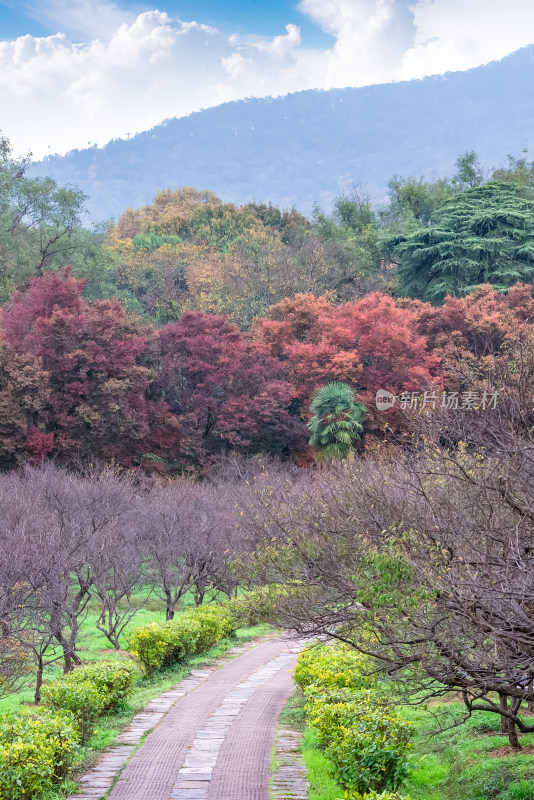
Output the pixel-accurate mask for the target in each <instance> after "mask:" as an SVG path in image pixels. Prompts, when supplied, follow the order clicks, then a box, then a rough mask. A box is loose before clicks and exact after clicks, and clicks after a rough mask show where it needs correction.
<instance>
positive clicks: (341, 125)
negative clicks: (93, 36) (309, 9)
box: [33, 45, 534, 221]
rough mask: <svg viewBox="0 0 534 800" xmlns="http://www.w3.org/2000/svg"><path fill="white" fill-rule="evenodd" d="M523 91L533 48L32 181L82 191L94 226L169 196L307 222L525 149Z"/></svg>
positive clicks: (88, 154) (206, 123)
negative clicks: (406, 184)
mask: <svg viewBox="0 0 534 800" xmlns="http://www.w3.org/2000/svg"><path fill="white" fill-rule="evenodd" d="M533 85H534V45H532V46H530V47H527V48H523V49H522V50H519V51H517V52H516V53H514V54H513V55H511V56H508V57H507V58H505V59H503V60H502V61H500V62H492V63H490V64H488V65H486V66H483V67H478V68H476V69H472V70H468V71H467V72H454V73H447V74H446V75H444V76H437V77H431V78H425V79H423V80H418V81H406V82H402V83H395V84H385V85H376V86H369V87H364V88H358V89H335V90H330V91H305V92H298V93H296V94H291V95H288V96H286V97H282V98H276V99H273V98H267V99H250V100H245V101H238V102H232V103H225V104H224V105H220V106H217V107H215V108H211V109H207V110H205V111H200V112H197V113H194V114H191V115H190V116H187V117H182V118H179V119H171V120H167V121H165V122H163V123H162V124H161V125H158V126H156V127H155V128H153V129H152V130H150V131H146V132H144V133H141V134H138V135H136V136H134V137H132V138H131V139H129V140H114V141H112V142H110V143H109V144H107V145H106V146H105V147H103V148H97V147H93V148H89V149H86V150H75V151H72V152H70V153H68V154H67V155H66V156H51V157H49V158H47V159H45V160H44V161H42V162H40V163H39V164H36V165H35V167H34V168H33V171H34V173H36V174H39V175H51V176H52V177H53V178H55V179H56V180H57V181H58V182H59V183H62V184H65V183H69V184H76V185H78V186H79V187H80V188H81V189H83V191H84V192H85V193H86V194H87V195H88V196H89V201H88V209H89V212H90V216H91V218H92V220H93V221H101V220H105V219H108V218H109V217H116V216H118V215H119V214H120V213H121V212H122V211H123V210H124V209H125V208H126V207H128V206H131V207H137V206H140V205H143V204H145V203H147V202H149V201H150V200H151V198H152V197H153V195H154V194H155V192H156V191H158V190H159V189H162V188H166V187H170V188H177V187H179V186H194V187H196V188H199V189H203V188H209V189H212V190H214V191H215V192H216V193H217V194H218V195H219V196H220V197H221V198H222V199H223V200H225V201H227V202H235V203H243V202H247V201H250V200H256V201H264V202H267V201H271V202H272V203H274V204H276V205H279V206H283V207H288V206H293V205H294V206H296V207H297V208H298V209H299V210H300V211H302V212H303V213H305V214H310V212H311V211H312V209H313V205H314V204H315V203H318V204H319V205H320V206H322V207H324V208H326V209H328V208H330V206H331V204H332V201H333V199H334V198H335V197H336V195H338V194H339V193H342V192H343V191H350V187H351V186H352V184H353V183H354V182H356V183H358V184H364V185H365V186H366V187H367V188H368V190H369V191H370V193H371V195H372V197H373V199H374V200H375V201H378V202H380V201H381V200H382V199H383V198H384V197H385V195H386V193H387V183H388V180H389V179H390V178H391V177H392V175H393V174H399V175H404V176H417V177H418V176H420V175H425V176H426V177H427V178H430V177H433V176H440V175H445V174H448V173H450V172H451V171H452V169H453V165H454V162H455V160H456V158H457V156H458V155H459V154H460V153H463V152H465V151H466V150H471V149H474V150H476V151H477V153H478V155H479V156H480V159H481V161H482V163H483V164H485V165H486V166H488V167H490V166H494V165H496V164H498V163H501V162H502V161H503V160H504V158H505V156H506V154H507V153H513V154H514V155H519V154H520V153H521V151H522V150H523V149H525V148H527V149H528V150H531V149H532V147H533V145H534V103H533V100H532V86H533Z"/></svg>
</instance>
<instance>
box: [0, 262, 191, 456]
mask: <svg viewBox="0 0 534 800" xmlns="http://www.w3.org/2000/svg"><path fill="white" fill-rule="evenodd" d="M82 288H83V281H81V280H78V279H76V278H73V277H71V276H70V274H68V273H67V274H66V276H65V278H61V277H60V276H59V275H57V274H55V273H48V274H46V275H44V276H42V277H41V278H36V279H34V280H33V281H32V282H31V283H30V286H29V288H28V289H27V291H25V292H17V293H16V294H15V296H14V297H13V300H12V302H11V304H10V305H9V306H8V308H7V309H6V311H5V312H4V314H3V315H2V330H3V334H4V341H5V346H7V347H9V348H11V349H12V350H13V352H14V353H15V354H16V356H17V357H18V358H19V359H20V358H27V359H28V358H31V359H34V360H35V364H36V365H37V364H38V365H39V368H40V369H42V370H43V371H44V372H43V375H47V376H48V378H47V380H45V382H44V387H43V388H42V391H43V392H45V393H46V400H45V401H43V402H41V404H40V407H39V408H38V409H35V410H34V411H33V417H34V425H35V428H36V431H39V433H37V432H33V433H30V432H29V433H28V434H27V435H29V436H30V439H29V442H28V446H27V447H26V451H27V452H28V453H29V454H30V455H31V456H39V453H44V452H45V451H46V452H50V451H52V452H53V453H54V454H56V455H57V456H59V457H60V458H74V457H80V456H81V457H90V458H97V459H98V458H100V459H103V460H106V461H111V460H115V461H117V462H118V463H121V464H124V465H131V464H132V463H134V464H135V463H136V462H137V463H139V461H141V460H142V459H143V456H145V455H148V454H150V456H151V457H155V458H156V459H157V458H171V457H175V456H176V454H177V452H178V425H177V422H176V419H175V418H174V417H173V415H172V414H171V413H170V411H169V408H168V406H167V404H166V403H165V402H164V400H162V399H161V398H157V397H154V395H153V394H150V387H151V382H152V380H153V378H154V376H155V370H156V364H157V337H156V334H155V332H154V330H153V328H152V327H151V326H149V325H144V324H143V323H140V321H139V320H136V319H133V318H130V317H128V316H127V315H126V312H125V311H124V309H123V307H122V306H121V304H120V303H119V302H118V301H116V300H103V301H96V302H94V303H92V304H91V303H89V302H87V301H86V300H85V299H83V298H82V296H81V292H82ZM43 437H47V438H43ZM50 437H53V450H52V447H51V446H50V445H51V444H52V439H51V438H50Z"/></svg>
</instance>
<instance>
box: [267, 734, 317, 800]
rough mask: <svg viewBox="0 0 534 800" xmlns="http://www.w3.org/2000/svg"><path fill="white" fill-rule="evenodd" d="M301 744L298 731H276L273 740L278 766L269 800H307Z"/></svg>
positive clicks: (306, 781)
mask: <svg viewBox="0 0 534 800" xmlns="http://www.w3.org/2000/svg"><path fill="white" fill-rule="evenodd" d="M301 744H302V733H300V731H295V730H292V729H291V728H280V729H279V730H278V732H277V734H276V739H275V760H276V763H277V765H278V766H277V769H276V771H275V773H274V775H273V777H272V780H271V800H289V798H291V800H307V798H308V788H309V784H308V778H307V771H306V765H305V764H304V759H303V757H302V750H301Z"/></svg>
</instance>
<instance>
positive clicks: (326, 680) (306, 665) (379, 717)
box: [295, 644, 411, 800]
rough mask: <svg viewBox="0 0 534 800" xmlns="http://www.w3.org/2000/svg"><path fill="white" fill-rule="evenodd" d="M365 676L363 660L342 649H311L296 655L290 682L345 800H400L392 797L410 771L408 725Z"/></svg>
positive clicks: (373, 680) (373, 679) (385, 694)
mask: <svg viewBox="0 0 534 800" xmlns="http://www.w3.org/2000/svg"><path fill="white" fill-rule="evenodd" d="M369 672H370V669H369V663H368V662H367V661H366V659H365V658H362V656H360V655H359V654H358V653H356V652H355V651H354V650H350V648H348V647H346V646H345V645H340V644H337V645H333V646H331V647H325V646H324V645H317V646H313V647H310V648H307V649H306V650H304V651H303V652H302V653H301V654H300V655H299V657H298V660H297V667H296V670H295V682H296V683H297V684H298V685H299V686H300V687H301V688H303V689H304V692H305V695H306V698H307V702H306V711H307V714H308V718H309V722H310V725H312V726H313V728H315V730H316V733H317V739H318V742H319V746H320V747H321V748H322V749H323V750H324V752H325V755H326V757H327V759H328V761H329V762H330V767H331V770H332V773H333V776H334V779H335V780H336V781H337V782H338V783H339V785H340V786H341V787H342V788H343V789H345V790H346V797H347V798H350V800H362V799H363V800H378V798H380V800H402V798H399V796H398V795H396V792H397V790H398V789H399V787H400V786H401V784H402V782H403V781H404V780H405V778H406V777H407V776H408V774H409V771H410V764H409V761H408V754H409V751H410V748H411V745H410V723H408V722H407V721H406V720H405V719H403V717H401V715H400V714H399V713H398V712H397V711H396V710H395V709H394V708H393V706H392V703H393V698H392V697H391V696H390V695H389V694H388V692H387V690H386V687H383V686H381V684H380V682H379V681H378V680H377V679H376V677H373V676H371V675H369ZM366 673H367V674H366ZM381 792H382V795H381V794H380V793H381ZM366 793H367V794H366Z"/></svg>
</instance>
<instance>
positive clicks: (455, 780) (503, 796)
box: [404, 703, 534, 800]
mask: <svg viewBox="0 0 534 800" xmlns="http://www.w3.org/2000/svg"><path fill="white" fill-rule="evenodd" d="M440 708H441V709H442V710H444V709H446V710H447V711H451V712H452V713H454V712H456V713H457V714H460V713H461V711H462V710H463V707H462V706H461V705H460V704H459V703H450V704H447V705H446V706H441V707H436V708H433V709H432V711H433V712H435V711H438V710H439V709H440ZM405 714H406V716H407V717H408V718H409V719H411V720H413V721H414V723H415V736H414V743H415V751H416V755H415V758H414V760H415V762H416V764H415V769H414V772H413V773H412V776H411V778H410V780H409V781H408V783H407V784H406V787H405V790H404V791H405V792H406V794H410V795H411V796H412V797H413V798H414V800H534V755H533V754H531V753H528V752H525V753H519V754H517V755H516V754H514V755H506V756H500V757H495V756H494V755H493V754H492V751H495V750H497V749H498V748H503V747H506V746H507V745H508V739H507V737H506V736H502V735H500V732H499V731H500V722H499V717H498V716H497V715H496V714H491V713H489V712H476V713H475V714H474V715H473V716H472V718H471V719H469V720H468V721H467V722H466V723H465V724H463V725H460V726H459V727H456V728H451V729H450V730H448V731H444V732H442V733H440V734H439V735H436V734H435V733H433V731H434V730H435V720H434V719H433V717H432V715H431V714H430V713H428V712H425V711H423V710H414V709H406V710H405ZM521 745H522V747H523V748H524V749H525V750H527V749H528V748H534V734H527V735H525V736H521Z"/></svg>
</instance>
